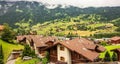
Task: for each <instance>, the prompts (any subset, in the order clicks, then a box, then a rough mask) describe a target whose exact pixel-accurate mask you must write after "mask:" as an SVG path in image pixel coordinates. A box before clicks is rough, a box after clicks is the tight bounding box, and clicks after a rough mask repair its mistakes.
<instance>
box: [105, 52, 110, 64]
mask: <svg viewBox="0 0 120 64" xmlns="http://www.w3.org/2000/svg"><path fill="white" fill-rule="evenodd" d="M104 61H107V62H108V61H111V58H110V54H109V52H108V51H107V52H106V54H105V58H104Z"/></svg>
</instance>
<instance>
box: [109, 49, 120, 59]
mask: <svg viewBox="0 0 120 64" xmlns="http://www.w3.org/2000/svg"><path fill="white" fill-rule="evenodd" d="M111 51H114V52H115V53H117V61H120V48H118V49H114V50H111Z"/></svg>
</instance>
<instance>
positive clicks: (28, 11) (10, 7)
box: [0, 1, 120, 26]
mask: <svg viewBox="0 0 120 64" xmlns="http://www.w3.org/2000/svg"><path fill="white" fill-rule="evenodd" d="M46 6H47V5H45V4H43V3H40V2H35V1H33V2H30V1H16V2H9V1H0V10H1V11H0V23H1V24H3V23H4V22H6V23H9V24H11V26H13V25H14V23H16V22H19V21H21V20H23V19H25V21H28V20H29V19H31V20H32V21H33V22H34V24H36V23H43V22H46V21H51V20H55V19H62V18H66V17H75V16H79V15H81V14H98V15H101V16H102V17H104V18H106V19H104V20H101V21H110V20H113V19H116V18H119V17H120V15H119V14H120V7H98V8H95V7H87V8H79V7H75V6H67V7H65V8H62V5H57V6H56V7H55V8H53V9H49V8H47V7H46Z"/></svg>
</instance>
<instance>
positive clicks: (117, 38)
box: [110, 36, 120, 41]
mask: <svg viewBox="0 0 120 64" xmlns="http://www.w3.org/2000/svg"><path fill="white" fill-rule="evenodd" d="M110 40H113V41H117V40H120V36H114V37H112V38H110Z"/></svg>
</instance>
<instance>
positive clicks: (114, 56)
mask: <svg viewBox="0 0 120 64" xmlns="http://www.w3.org/2000/svg"><path fill="white" fill-rule="evenodd" d="M112 61H117V54H116V53H115V52H114V53H113V55H112Z"/></svg>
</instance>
